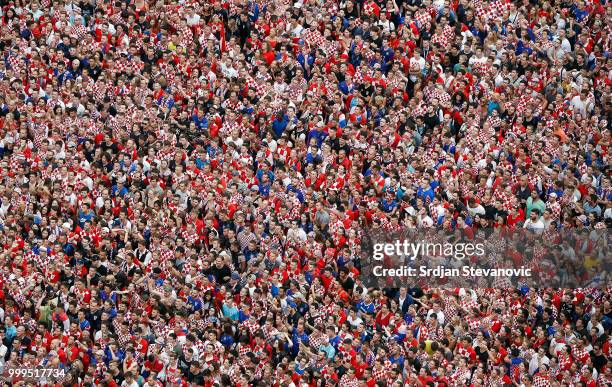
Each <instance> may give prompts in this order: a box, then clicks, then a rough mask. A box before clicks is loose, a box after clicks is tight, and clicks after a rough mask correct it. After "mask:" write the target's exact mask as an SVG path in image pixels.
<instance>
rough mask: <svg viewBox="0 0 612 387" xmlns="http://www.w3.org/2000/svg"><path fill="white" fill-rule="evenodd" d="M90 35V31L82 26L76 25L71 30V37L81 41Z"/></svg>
mask: <svg viewBox="0 0 612 387" xmlns="http://www.w3.org/2000/svg"><path fill="white" fill-rule="evenodd" d="M87 34H89V30H88V29H87V27H85V26H84V25H82V24H75V25H73V26H72V28H71V29H70V36H73V37H76V38H78V39H79V40H82V39H84V38H85V36H87Z"/></svg>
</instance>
